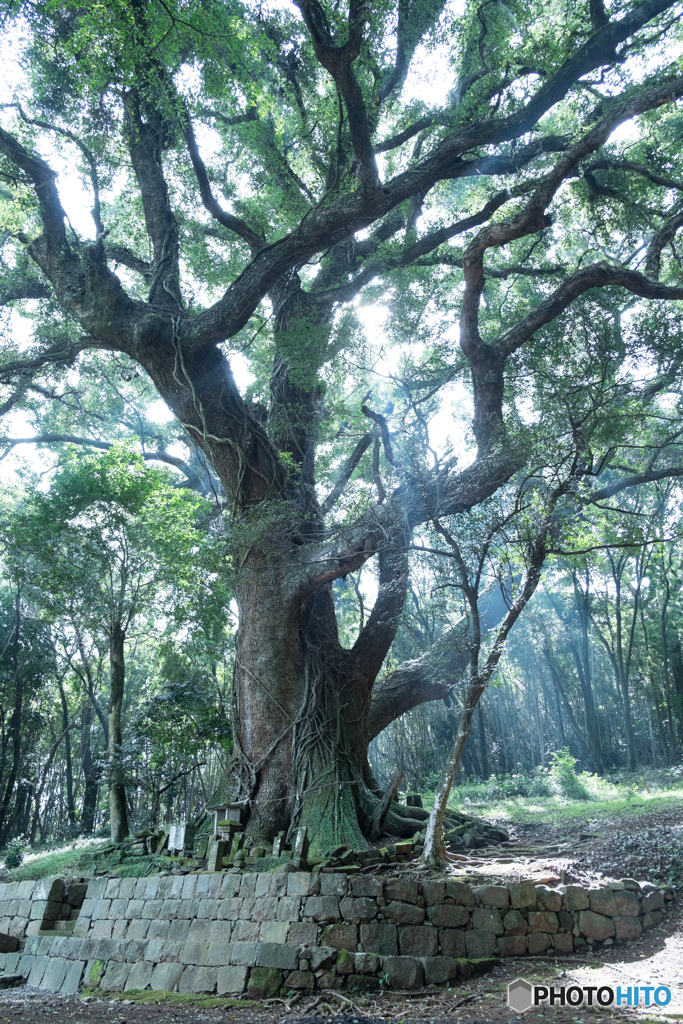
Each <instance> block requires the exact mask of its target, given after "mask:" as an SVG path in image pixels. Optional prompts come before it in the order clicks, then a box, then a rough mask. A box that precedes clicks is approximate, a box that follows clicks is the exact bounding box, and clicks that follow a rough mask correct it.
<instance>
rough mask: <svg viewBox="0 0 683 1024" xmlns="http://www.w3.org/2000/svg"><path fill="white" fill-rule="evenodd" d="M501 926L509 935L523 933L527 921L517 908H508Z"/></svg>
mask: <svg viewBox="0 0 683 1024" xmlns="http://www.w3.org/2000/svg"><path fill="white" fill-rule="evenodd" d="M572 923H573V921H572ZM503 928H504V929H505V931H506V932H509V934H510V935H524V934H525V932H526V930H527V922H526V921H525V919H524V917H523V916H522V914H520V912H519V910H508V912H507V914H506V915H505V917H504V918H503Z"/></svg>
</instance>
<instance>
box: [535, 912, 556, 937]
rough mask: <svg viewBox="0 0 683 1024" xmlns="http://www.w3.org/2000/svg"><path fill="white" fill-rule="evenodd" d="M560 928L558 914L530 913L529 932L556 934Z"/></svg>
mask: <svg viewBox="0 0 683 1024" xmlns="http://www.w3.org/2000/svg"><path fill="white" fill-rule="evenodd" d="M559 927H560V923H559V921H558V920H557V914H554V913H552V911H550V910H537V911H536V910H532V911H531V912H530V913H529V931H531V932H556V931H557V930H558V928H559Z"/></svg>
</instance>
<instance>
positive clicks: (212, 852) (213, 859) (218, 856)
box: [206, 839, 225, 871]
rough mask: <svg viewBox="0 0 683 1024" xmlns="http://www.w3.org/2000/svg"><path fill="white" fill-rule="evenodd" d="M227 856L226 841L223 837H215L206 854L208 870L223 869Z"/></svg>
mask: <svg viewBox="0 0 683 1024" xmlns="http://www.w3.org/2000/svg"><path fill="white" fill-rule="evenodd" d="M224 856H225V843H224V841H223V840H222V839H214V841H213V842H212V843H211V844H210V846H209V852H208V853H207V856H206V870H207V871H222V870H223V857H224Z"/></svg>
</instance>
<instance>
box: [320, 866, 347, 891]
mask: <svg viewBox="0 0 683 1024" xmlns="http://www.w3.org/2000/svg"><path fill="white" fill-rule="evenodd" d="M348 889H349V876H348V875H345V874H344V872H343V871H340V872H335V873H334V874H326V875H321V876H320V895H321V896H340V897H341V896H346V894H347V892H348Z"/></svg>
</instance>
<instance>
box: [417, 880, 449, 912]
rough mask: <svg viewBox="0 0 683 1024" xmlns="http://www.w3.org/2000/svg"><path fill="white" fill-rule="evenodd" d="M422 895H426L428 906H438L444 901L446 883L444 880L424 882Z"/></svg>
mask: <svg viewBox="0 0 683 1024" xmlns="http://www.w3.org/2000/svg"><path fill="white" fill-rule="evenodd" d="M421 888H422V895H423V896H424V900H425V904H426V905H427V906H428V907H434V906H437V904H439V903H443V901H444V884H443V882H422V884H421Z"/></svg>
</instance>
